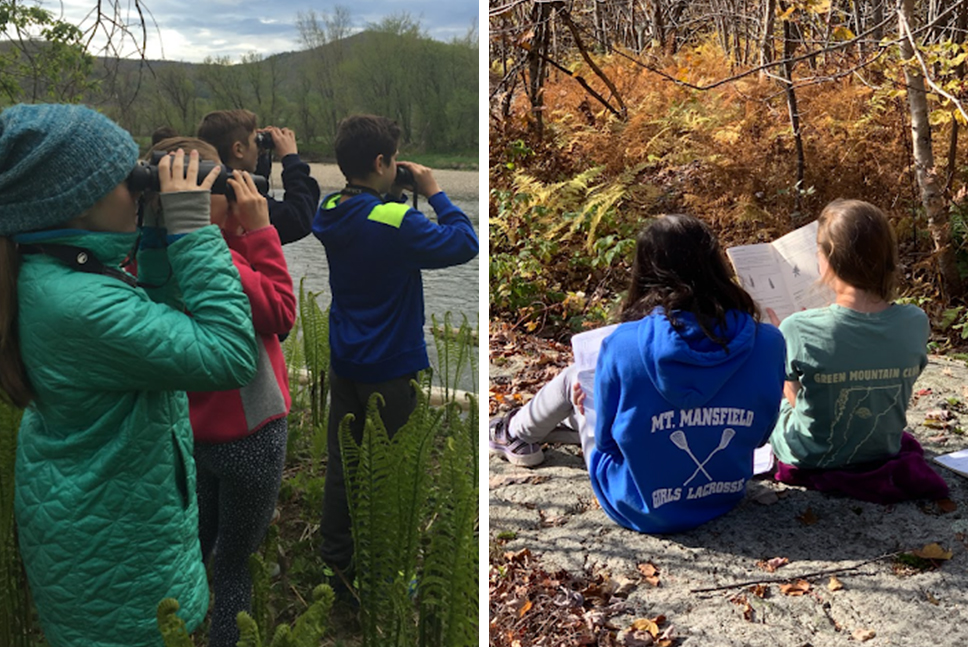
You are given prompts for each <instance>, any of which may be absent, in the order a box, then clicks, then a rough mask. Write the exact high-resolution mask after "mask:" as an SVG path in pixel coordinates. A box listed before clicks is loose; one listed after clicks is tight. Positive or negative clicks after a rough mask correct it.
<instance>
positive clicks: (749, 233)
mask: <svg viewBox="0 0 968 647" xmlns="http://www.w3.org/2000/svg"><path fill="white" fill-rule="evenodd" d="M597 60H598V64H599V65H600V67H601V68H602V70H603V72H604V73H605V74H606V75H607V76H608V77H609V78H610V79H611V80H612V81H613V82H614V84H615V86H616V88H617V89H618V91H619V92H620V93H621V94H622V96H623V98H624V101H625V104H626V105H627V106H628V117H627V120H625V121H622V120H620V119H617V118H615V117H614V116H612V115H611V114H610V113H608V112H607V111H606V110H605V109H603V108H602V107H601V105H600V104H597V103H596V102H595V101H594V100H591V99H590V98H589V96H588V94H587V93H586V92H585V90H584V89H583V88H582V87H581V86H580V85H578V84H577V83H576V82H575V81H574V80H573V79H572V78H570V77H568V76H567V75H565V74H563V73H560V72H556V71H553V72H551V74H550V75H549V77H548V78H547V80H546V82H545V84H544V95H543V99H544V110H543V113H542V117H543V121H544V128H543V137H542V138H541V139H540V140H539V139H537V138H536V137H535V135H534V129H533V125H534V115H533V113H532V112H531V110H530V105H529V104H528V102H527V101H526V100H525V98H524V97H523V94H519V96H516V97H514V99H513V101H512V102H511V103H510V106H511V109H510V111H509V113H508V114H507V115H503V114H499V112H500V110H499V109H498V106H496V105H492V108H491V121H490V156H491V159H490V187H491V191H490V205H489V206H490V215H491V249H490V252H491V259H492V260H491V276H490V295H491V316H492V317H495V316H496V317H498V318H501V319H504V320H506V321H508V322H509V323H511V324H512V325H518V326H523V327H525V329H526V330H529V331H534V332H538V331H542V332H544V333H545V334H550V335H555V336H558V335H560V336H562V337H563V336H565V335H567V334H568V333H570V332H573V331H575V330H577V329H579V328H580V327H581V326H582V325H588V324H589V322H590V323H591V324H592V325H597V322H599V321H601V320H603V319H605V318H607V317H608V314H609V312H610V311H611V310H612V309H613V308H614V305H615V303H616V302H617V299H618V296H619V295H620V293H621V291H622V290H623V289H624V285H625V282H626V281H627V278H628V269H629V261H630V259H631V252H632V250H633V249H634V237H635V233H636V232H637V231H638V229H639V228H640V227H641V225H642V224H643V223H644V222H645V221H646V220H647V219H648V218H650V217H654V216H657V215H660V214H663V213H670V212H676V211H684V212H688V213H693V214H695V215H697V216H699V217H701V218H703V219H704V220H706V221H707V222H709V223H710V224H711V225H712V226H713V228H714V229H715V230H716V232H717V233H718V235H719V236H720V238H721V240H722V241H723V243H724V245H725V246H731V245H736V244H744V243H752V242H760V241H768V240H772V239H774V238H776V237H778V236H780V235H782V234H784V233H786V232H788V231H790V230H792V229H794V228H796V227H798V226H801V225H803V224H806V223H807V222H809V221H811V220H813V219H814V218H815V217H816V216H817V214H818V213H819V212H820V210H821V208H822V207H823V206H824V205H825V204H826V203H827V202H829V201H831V200H833V199H835V198H838V197H847V198H858V199H863V200H867V201H870V202H872V203H874V204H876V205H878V206H879V207H881V208H882V209H883V210H884V211H885V212H886V213H887V214H888V215H889V217H890V218H891V220H892V223H893V224H894V227H895V231H896V233H897V237H898V241H899V245H900V248H901V252H902V268H901V274H902V276H901V293H902V296H904V297H907V298H909V299H911V300H912V301H914V302H916V303H918V304H919V305H921V306H922V307H924V308H925V309H926V310H928V311H929V315H930V316H931V317H932V322H933V324H934V326H935V328H936V331H937V332H938V333H939V334H941V333H943V332H951V331H950V330H947V329H945V330H944V331H943V330H942V328H946V327H945V325H944V324H945V322H944V321H943V319H944V317H943V316H942V315H943V313H944V312H945V311H946V310H949V311H950V308H951V307H952V306H953V305H957V304H952V303H942V302H941V301H940V300H938V299H937V298H936V296H937V295H938V294H939V287H938V285H939V284H938V280H937V276H936V274H937V270H936V267H935V264H934V263H933V258H932V255H931V249H932V248H931V244H930V238H929V237H928V235H927V230H926V224H925V222H924V218H923V214H922V210H921V206H920V197H919V190H918V185H917V181H916V178H915V176H914V173H913V168H912V153H911V135H910V130H909V129H910V125H909V113H908V111H907V106H906V103H905V98H904V92H903V87H902V85H901V84H900V82H899V79H900V78H901V75H900V71H899V69H897V66H893V67H891V66H889V65H886V64H884V65H881V66H880V67H878V66H877V64H875V65H874V66H869V67H867V68H865V69H863V70H861V71H860V72H858V73H856V74H852V75H846V76H843V75H842V76H841V78H838V79H836V80H832V81H831V80H829V78H830V77H829V76H828V77H826V79H827V80H826V82H822V83H821V82H817V83H813V84H804V85H802V86H801V87H799V88H798V89H797V96H798V101H799V108H800V113H801V120H802V137H803V143H804V152H805V160H806V167H805V174H804V182H803V184H802V185H801V186H799V187H797V186H795V183H796V156H795V154H794V148H793V146H794V140H793V136H792V132H791V127H790V121H789V116H788V113H787V106H786V103H785V99H784V95H783V92H782V88H781V87H780V86H779V85H778V84H777V82H776V81H774V80H771V79H770V78H766V77H764V78H761V77H760V76H759V75H757V74H755V73H754V74H749V75H747V76H745V77H742V78H739V79H737V80H734V81H731V82H729V83H725V84H722V85H718V86H717V87H714V88H712V89H708V90H696V89H692V88H689V87H685V86H683V85H680V84H677V83H676V82H674V81H670V80H668V79H665V78H662V77H660V76H659V75H657V74H655V73H653V72H652V71H650V70H648V69H646V68H645V67H643V66H642V65H640V64H639V63H638V62H637V61H638V60H639V59H637V58H636V57H635V56H633V55H631V54H629V53H627V52H623V51H621V50H617V51H616V52H615V53H613V54H611V55H608V56H602V57H599V58H598V59H597ZM810 63H811V64H812V67H807V65H806V64H804V65H803V67H804V68H805V69H806V70H807V71H808V72H809V73H810V75H811V76H812V78H818V79H824V78H825V74H826V73H828V72H829V73H830V74H831V75H832V74H833V73H834V72H835V71H836V70H835V69H834V65H833V64H831V66H830V69H826V68H825V67H824V65H825V61H824V60H823V59H822V57H818V58H817V60H814V61H811V62H810ZM651 65H652V66H653V67H658V68H660V69H661V70H662V71H664V72H665V74H667V75H669V76H671V77H673V78H675V79H678V80H681V81H684V82H687V83H689V84H692V85H695V86H703V85H704V84H712V83H714V82H716V81H719V80H722V79H724V78H726V77H728V76H729V75H730V69H731V61H730V60H729V58H728V57H727V56H726V55H724V54H723V53H722V51H721V49H719V47H718V46H717V45H715V44H712V42H709V43H705V44H700V45H698V46H695V47H692V48H688V49H682V50H680V51H679V52H678V54H676V55H675V56H666V57H664V58H662V59H658V60H656V59H654V58H653V59H652V61H651ZM583 66H584V63H582V62H581V61H577V62H574V63H572V65H571V68H570V69H572V70H574V73H575V74H579V73H581V74H584V75H585V76H586V77H589V76H590V75H589V74H588V73H587V70H584V68H583ZM805 74H806V73H805ZM495 103H496V102H495ZM950 115H951V113H947V117H948V118H945V116H946V115H945V113H944V112H943V111H939V112H938V113H937V114H936V115H935V118H934V121H935V122H936V126H935V131H934V133H933V140H934V142H935V148H936V149H937V150H936V151H935V156H936V159H937V160H939V162H938V163H939V165H941V167H940V168H939V169H938V172H939V174H940V175H941V177H942V181H943V184H944V183H947V184H948V186H947V197H948V199H949V200H952V204H953V208H952V214H953V220H954V231H955V236H956V244H959V245H960V244H961V241H962V240H963V234H964V229H965V228H964V226H963V225H962V217H961V207H960V206H959V202H958V201H959V199H960V197H961V196H962V193H963V186H964V184H965V169H964V168H962V167H960V166H957V165H956V167H955V168H951V169H949V168H947V167H946V164H947V163H946V160H947V159H948V145H949V140H950V131H951V123H952V119H951V118H950ZM963 140H964V137H962V138H961V142H963ZM961 142H960V143H959V144H958V149H957V150H958V155H957V156H956V158H955V159H963V154H962V153H963V151H964V146H965V145H964V143H961ZM949 172H950V176H951V179H950V181H948V176H949ZM542 189H545V192H544V193H542V191H541V190H542ZM607 191H612V192H613V195H612V198H614V197H615V196H614V194H615V192H618V193H619V197H618V198H617V199H611V200H610V201H607V205H606V208H605V209H604V210H602V211H601V212H595V211H593V212H589V211H588V209H585V207H584V205H587V204H588V203H589V201H593V200H594V199H595V198H596V196H601V195H602V194H603V192H607ZM797 194H799V195H797ZM797 198H799V200H798V199H797ZM798 201H799V203H800V205H801V207H800V211H797V209H796V204H797V202H798ZM583 209H584V210H583ZM948 318H949V319H951V317H950V316H949V317H948ZM946 323H947V325H948V326H950V325H951V322H950V321H948V322H946Z"/></svg>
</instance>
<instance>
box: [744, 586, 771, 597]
mask: <svg viewBox="0 0 968 647" xmlns="http://www.w3.org/2000/svg"><path fill="white" fill-rule="evenodd" d="M769 590H770V587H768V586H767V585H766V584H754V585H753V586H751V587H750V588H749V591H750V593H752V594H753V595H755V596H756V597H758V598H765V597H766V592H767V591H769Z"/></svg>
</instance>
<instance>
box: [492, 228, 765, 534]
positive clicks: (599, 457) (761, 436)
mask: <svg viewBox="0 0 968 647" xmlns="http://www.w3.org/2000/svg"><path fill="white" fill-rule="evenodd" d="M758 319H759V317H758V313H757V308H756V305H755V304H754V302H753V300H752V298H751V297H750V296H749V294H747V293H746V291H744V290H743V289H742V288H741V287H740V286H739V285H738V283H737V282H736V281H735V280H734V274H733V272H732V271H731V269H730V266H729V264H728V262H727V260H726V256H725V255H724V254H723V251H722V249H721V247H720V245H719V242H718V241H717V240H716V238H715V236H714V235H713V234H712V232H710V230H709V229H708V228H707V227H706V226H705V225H704V224H703V223H702V222H701V221H700V220H698V219H697V218H694V217H691V216H684V215H670V216H665V217H662V218H659V219H657V220H656V221H654V222H653V223H652V224H651V225H650V226H649V227H647V228H646V229H645V230H644V231H643V232H642V233H641V234H639V237H638V241H637V245H636V251H635V261H634V264H633V266H632V277H631V282H630V285H629V290H628V297H627V299H626V301H625V304H624V306H623V308H622V311H621V320H622V322H623V323H621V324H620V325H619V326H618V327H617V328H616V329H615V331H614V332H613V333H612V334H611V335H609V336H608V337H607V338H606V339H605V340H604V341H603V342H602V346H601V350H600V353H599V355H598V360H597V364H596V368H595V377H594V391H593V393H594V405H593V406H594V412H595V414H596V415H595V417H596V421H595V425H594V428H593V429H592V428H590V425H584V424H582V420H583V418H584V411H583V397H582V395H581V393H580V391H579V385H578V383H577V379H578V378H577V369H576V367H575V365H572V366H570V367H568V368H567V369H565V370H564V371H563V372H562V373H561V374H559V375H558V376H557V377H556V378H555V379H553V380H552V381H551V382H549V383H548V384H546V385H545V386H544V387H542V389H541V390H540V391H539V392H538V393H537V395H535V397H534V398H533V399H532V400H531V401H530V402H528V403H527V405H525V406H524V407H523V408H521V409H517V410H514V411H511V412H510V413H509V414H507V415H506V416H503V417H501V418H495V419H492V420H491V423H490V442H489V448H490V452H491V453H492V454H495V455H497V456H499V457H501V458H504V459H506V460H508V461H510V462H512V463H514V464H516V465H524V466H531V465H536V464H538V463H540V462H541V461H542V460H543V456H542V450H541V447H540V443H541V442H544V441H546V440H548V439H549V435H550V434H551V433H552V432H553V431H554V430H555V429H556V428H557V427H559V426H564V427H567V428H571V429H574V430H578V432H579V435H580V440H581V444H582V449H583V452H584V456H585V462H586V465H587V467H588V471H589V476H590V477H591V484H592V489H593V490H594V492H595V495H596V497H597V498H598V501H599V503H601V506H602V509H603V510H604V511H605V513H606V514H607V515H608V516H609V517H611V519H612V520H614V521H615V522H616V523H618V524H620V525H622V526H625V527H626V528H631V529H633V530H637V531H639V532H647V533H666V532H677V531H681V530H687V529H689V528H693V527H695V526H698V525H700V524H702V523H705V522H706V521H709V520H711V519H714V518H716V517H718V516H720V515H722V514H725V513H726V512H728V511H729V510H731V509H732V508H733V507H735V506H736V505H737V504H738V503H739V501H740V500H742V498H743V495H744V492H745V486H746V482H747V481H748V480H749V479H750V477H751V476H752V472H753V451H754V450H755V449H756V448H757V447H758V446H760V445H762V444H763V443H764V442H766V440H767V438H768V436H769V434H770V431H771V430H772V429H773V426H774V424H775V422H776V416H777V410H778V405H779V403H778V399H779V398H780V397H781V395H782V389H783V339H782V337H781V336H780V334H779V332H778V331H777V330H776V328H774V327H773V326H771V325H769V324H763V323H760V322H759V320H758Z"/></svg>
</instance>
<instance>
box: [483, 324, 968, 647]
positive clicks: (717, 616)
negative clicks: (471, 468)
mask: <svg viewBox="0 0 968 647" xmlns="http://www.w3.org/2000/svg"><path fill="white" fill-rule="evenodd" d="M490 333H491V335H490V336H491V342H490V367H489V368H490V372H489V375H490V389H489V391H490V409H491V412H490V413H491V415H495V413H498V412H499V411H502V410H506V409H507V408H508V407H509V406H511V405H513V404H516V403H520V402H523V401H526V400H527V399H528V398H529V397H530V395H532V394H533V393H534V392H536V391H537V389H538V388H539V387H540V386H541V384H543V383H544V382H545V381H546V380H547V379H549V378H550V377H551V376H553V375H554V374H555V373H556V372H557V371H558V370H559V369H560V368H561V367H563V366H565V365H567V363H568V362H569V361H570V359H571V355H570V349H569V348H568V347H567V346H565V345H562V344H557V343H554V342H548V341H544V340H540V339H538V338H535V337H533V336H528V335H523V334H519V333H516V332H514V331H512V330H510V329H508V328H507V327H506V326H502V325H500V324H496V323H494V322H492V324H491V331H490ZM915 391H916V394H915V396H914V398H913V402H912V405H911V407H910V408H909V410H908V425H909V430H910V431H911V432H912V433H913V434H914V435H915V436H916V437H917V438H918V440H919V441H920V442H921V444H922V445H923V447H924V449H925V453H926V455H927V456H936V455H939V454H943V453H948V452H952V451H956V450H959V449H962V448H965V447H968V435H965V431H964V430H963V429H962V427H960V426H959V425H961V424H964V425H965V427H968V409H966V408H965V402H966V401H968V367H966V364H965V361H963V360H955V359H950V358H945V357H942V356H931V357H930V360H929V364H928V367H927V369H926V370H925V372H924V373H923V374H922V376H921V377H920V379H919V380H918V382H917V385H916V386H915ZM489 467H490V474H489V481H490V487H489V545H490V577H489V580H490V637H491V640H490V642H491V645H497V646H508V647H512V646H513V647H529V646H531V645H555V646H557V645H627V646H647V645H652V644H656V645H665V646H673V645H674V646H676V647H680V646H682V647H686V646H688V647H720V646H722V647H725V646H731V647H760V646H763V647H766V646H769V647H808V646H812V647H836V646H839V645H853V644H859V643H861V642H863V643H865V645H868V646H872V647H873V646H878V647H882V646H883V647H886V646H892V647H895V646H896V647H901V646H904V647H909V646H910V645H919V644H932V645H934V646H936V647H947V646H951V647H955V646H959V647H960V646H962V645H964V644H966V636H968V479H965V478H963V477H961V476H959V475H957V474H955V473H954V472H951V471H948V470H946V469H944V468H942V467H940V466H937V465H935V468H936V471H937V472H938V473H939V474H941V476H942V477H943V478H944V479H945V480H946V481H947V483H948V484H949V486H950V488H951V494H950V500H947V501H942V502H932V501H922V502H909V503H902V504H898V505H891V506H885V505H876V504H871V503H865V502H861V501H854V500H851V499H846V498H839V497H833V496H829V495H825V494H820V493H817V492H814V491H808V490H805V489H803V488H799V487H790V486H786V485H783V484H780V483H777V482H775V481H773V480H772V479H771V478H760V479H757V480H754V481H753V482H751V483H750V485H749V487H748V488H747V494H746V498H745V500H744V501H743V502H741V503H740V505H739V506H738V507H737V508H736V509H734V510H733V511H731V512H730V513H728V514H726V515H724V516H723V517H720V518H719V519H716V520H714V521H711V522H710V523H707V524H705V525H703V526H701V527H699V528H696V529H694V530H691V531H689V532H684V533H678V534H673V535H666V536H650V535H644V534H639V533H636V532H633V531H630V530H626V529H624V528H621V527H620V526H618V525H616V524H615V523H613V522H612V521H611V520H610V519H609V518H608V517H607V516H606V515H605V513H604V512H603V511H602V510H601V508H600V507H599V505H598V503H597V501H596V500H595V496H594V494H593V493H592V490H591V486H590V484H589V481H588V476H587V473H586V470H585V464H584V461H583V460H582V457H581V451H580V448H579V447H577V446H571V445H549V446H547V447H546V449H545V461H544V463H542V464H541V465H540V466H538V467H536V468H533V469H525V468H521V467H515V466H512V465H510V464H509V463H507V462H505V461H503V460H500V459H498V458H496V457H490V460H489ZM931 544H938V545H939V546H930V545H931ZM913 551H920V552H921V553H922V555H923V556H925V557H927V558H928V559H925V558H919V557H917V556H915V555H913ZM754 582H755V583H754ZM743 583H746V584H745V585H744V584H743ZM711 587H719V588H718V590H707V591H698V589H709V588H711Z"/></svg>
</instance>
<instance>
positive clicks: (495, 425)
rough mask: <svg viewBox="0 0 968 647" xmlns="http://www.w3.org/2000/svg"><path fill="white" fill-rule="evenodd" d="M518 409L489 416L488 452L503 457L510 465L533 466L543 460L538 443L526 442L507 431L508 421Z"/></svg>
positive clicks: (542, 453)
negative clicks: (500, 414)
mask: <svg viewBox="0 0 968 647" xmlns="http://www.w3.org/2000/svg"><path fill="white" fill-rule="evenodd" d="M518 411H519V410H518V409H515V410H513V411H510V412H508V414H507V415H504V416H499V417H497V418H491V420H490V422H489V423H488V440H487V448H488V452H489V453H491V454H493V455H495V456H499V457H501V458H503V459H504V460H506V461H508V462H509V463H511V464H512V465H519V466H521V467H534V466H535V465H539V464H541V463H542V462H543V461H544V452H543V451H541V445H540V444H538V443H526V442H524V441H523V440H518V439H516V438H512V437H511V434H510V433H508V423H509V422H510V421H511V418H512V417H513V416H514V414H516V413H517V412H518Z"/></svg>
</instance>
